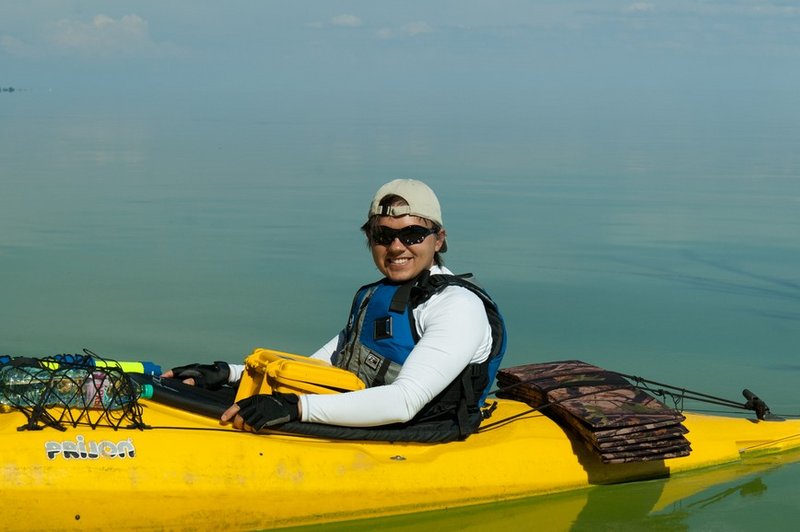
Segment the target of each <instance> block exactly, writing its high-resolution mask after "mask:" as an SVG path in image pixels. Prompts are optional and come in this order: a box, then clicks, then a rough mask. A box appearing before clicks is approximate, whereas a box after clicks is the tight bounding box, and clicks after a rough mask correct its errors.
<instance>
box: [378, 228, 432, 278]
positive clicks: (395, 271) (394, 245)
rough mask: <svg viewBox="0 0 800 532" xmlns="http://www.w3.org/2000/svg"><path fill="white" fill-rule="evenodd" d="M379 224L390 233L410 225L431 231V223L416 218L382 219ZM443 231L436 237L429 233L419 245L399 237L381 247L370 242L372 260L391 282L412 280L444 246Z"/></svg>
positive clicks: (427, 267) (426, 267)
mask: <svg viewBox="0 0 800 532" xmlns="http://www.w3.org/2000/svg"><path fill="white" fill-rule="evenodd" d="M378 225H380V226H382V227H385V228H388V229H389V230H391V229H394V230H397V229H403V228H404V227H410V226H413V225H416V226H422V227H426V228H430V227H432V226H433V223H432V222H431V221H430V220H426V219H424V218H419V217H417V216H409V215H406V216H398V217H396V218H395V217H392V216H381V217H380V218H379V220H378ZM444 237H445V232H444V229H442V230H440V231H439V232H438V233H436V234H430V235H427V236H425V238H424V239H423V240H422V242H420V243H419V244H404V243H403V242H401V239H400V238H393V239H392V241H391V242H389V243H388V244H381V243H379V242H376V241H375V240H374V239H372V240H371V248H372V260H374V261H375V266H377V267H378V270H380V272H381V273H382V274H383V275H385V276H386V277H387V278H388V279H389V280H390V281H394V282H398V283H401V282H405V281H409V280H411V279H413V278H414V277H416V276H417V275H419V274H420V273H422V272H423V271H424V270H427V269H430V267H431V266H433V256H434V253H436V252H437V251H439V250H440V249H441V247H442V244H443V243H444Z"/></svg>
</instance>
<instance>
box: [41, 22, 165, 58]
mask: <svg viewBox="0 0 800 532" xmlns="http://www.w3.org/2000/svg"><path fill="white" fill-rule="evenodd" d="M48 42H49V44H50V45H51V46H52V47H54V48H55V49H56V50H57V51H59V52H61V53H65V54H78V55H90V56H115V55H126V56H152V55H160V54H163V53H174V52H175V51H176V49H175V47H174V46H172V45H169V44H163V43H157V42H155V41H154V40H153V38H152V37H151V36H150V28H149V25H148V23H147V21H146V20H145V19H143V18H142V17H140V16H139V15H135V14H130V15H124V16H123V17H120V18H118V19H115V18H113V17H109V16H108V15H104V14H98V15H95V16H94V17H93V18H92V19H91V20H90V21H88V22H85V21H81V20H70V19H62V20H59V21H58V22H56V23H55V24H54V25H53V26H52V27H51V29H50V33H49V35H48Z"/></svg>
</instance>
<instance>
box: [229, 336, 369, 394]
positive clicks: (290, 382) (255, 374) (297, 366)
mask: <svg viewBox="0 0 800 532" xmlns="http://www.w3.org/2000/svg"><path fill="white" fill-rule="evenodd" d="M244 364H245V370H244V373H243V374H242V380H241V383H240V384H239V389H238V391H237V393H236V400H237V401H239V400H241V399H244V398H246V397H250V396H252V395H257V394H271V393H272V392H280V393H295V394H307V393H315V394H323V393H326V394H327V393H341V392H350V391H355V390H363V389H364V388H366V385H365V384H364V383H363V382H362V381H361V379H359V378H358V377H357V376H356V374H355V373H352V372H350V371H347V370H344V369H340V368H337V367H334V366H332V365H331V364H330V363H328V362H326V361H324V360H318V359H316V358H309V357H307V356H302V355H294V354H292V353H284V352H282V351H275V350H273V349H262V348H257V349H255V350H254V351H253V352H252V353H251V354H250V355H249V356H248V357H247V358H245V360H244Z"/></svg>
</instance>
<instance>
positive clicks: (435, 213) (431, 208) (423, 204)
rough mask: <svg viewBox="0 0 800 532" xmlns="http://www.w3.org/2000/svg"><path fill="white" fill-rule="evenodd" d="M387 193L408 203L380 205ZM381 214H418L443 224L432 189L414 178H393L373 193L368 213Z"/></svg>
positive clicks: (440, 211)
mask: <svg viewBox="0 0 800 532" xmlns="http://www.w3.org/2000/svg"><path fill="white" fill-rule="evenodd" d="M389 194H395V195H397V196H400V197H401V198H403V199H404V200H406V203H408V205H388V206H381V204H380V203H381V200H382V199H383V198H385V197H386V196H388V195H389ZM376 214H377V215H381V216H404V215H406V214H408V215H411V216H419V217H420V218H426V219H428V220H430V221H432V222H434V223H435V224H437V225H439V226H440V227H442V226H444V224H443V223H442V209H441V207H440V206H439V200H438V199H437V198H436V194H434V193H433V190H431V188H430V187H429V186H428V185H426V184H425V183H423V182H422V181H417V180H416V179H395V180H394V181H389V182H388V183H386V184H385V185H383V186H382V187H381V188H379V189H378V192H376V193H375V197H374V198H372V203H371V204H370V206H369V215H368V216H374V215H376Z"/></svg>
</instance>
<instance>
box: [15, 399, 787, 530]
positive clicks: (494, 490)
mask: <svg viewBox="0 0 800 532" xmlns="http://www.w3.org/2000/svg"><path fill="white" fill-rule="evenodd" d="M142 404H143V407H144V414H143V418H144V421H145V423H146V424H147V425H149V426H150V427H152V428H150V429H146V430H135V429H133V430H125V429H121V430H113V429H110V428H97V429H95V430H92V429H90V428H89V427H80V426H79V427H78V428H69V429H68V430H66V431H65V432H60V431H57V430H54V429H52V428H46V429H44V430H38V431H21V432H20V431H17V427H19V426H20V425H23V424H24V423H25V417H24V416H23V415H22V414H21V413H19V412H11V413H6V414H0V438H2V439H3V441H2V443H0V449H3V451H2V481H1V482H2V487H3V494H4V495H3V497H4V510H5V514H6V522H5V524H6V525H8V526H9V527H10V528H14V527H19V528H21V529H26V530H31V529H54V528H56V529H67V528H80V529H100V528H108V527H109V526H113V527H114V528H115V529H154V528H170V529H192V528H194V529H197V528H216V527H223V526H224V527H226V528H228V529H234V530H241V529H265V528H274V527H281V526H291V525H299V524H312V523H324V522H332V521H341V520H347V519H355V518H364V517H375V516H386V515H396V514H403V513H411V512H420V511H424V510H433V509H440V508H448V507H454V506H466V505H471V504H478V503H485V502H493V501H500V500H510V499H516V498H522V497H528V496H533V495H538V494H544V493H552V492H558V491H565V490H570V489H577V488H583V487H587V486H591V485H595V484H609V483H617V482H627V481H632V480H640V479H651V478H660V477H667V476H669V475H671V474H674V473H676V472H680V471H689V470H694V469H700V468H705V467H709V466H712V465H717V464H724V463H731V462H734V463H735V462H740V461H741V460H743V459H747V457H748V456H750V455H754V456H757V455H762V454H765V453H779V452H783V451H787V450H790V449H794V448H797V447H800V421H796V420H792V421H782V422H779V421H754V420H750V419H744V418H732V417H717V416H708V415H701V414H691V413H687V414H686V420H685V422H684V424H685V426H686V427H687V428H688V429H689V431H690V432H689V433H688V434H687V438H688V439H689V441H690V442H691V446H692V452H691V454H690V455H689V456H686V457H682V458H675V459H669V460H662V461H653V462H636V463H624V464H604V463H603V462H602V461H601V460H600V458H599V457H598V456H597V455H596V454H594V453H592V452H591V451H590V450H589V449H588V448H587V447H586V446H585V445H584V442H583V441H582V440H580V439H579V438H577V437H575V436H573V435H572V433H571V432H570V431H565V429H564V428H562V427H561V426H559V425H558V424H557V423H556V422H554V421H552V420H551V419H550V418H548V417H546V416H544V415H542V414H540V413H538V412H530V407H528V406H527V405H525V404H524V403H520V402H517V401H511V400H499V401H498V407H497V409H496V410H495V412H494V414H493V416H492V418H491V419H490V420H487V421H486V422H485V423H484V425H485V426H486V427H487V428H485V429H483V430H481V431H480V432H479V433H477V434H474V435H472V436H470V437H469V438H468V439H467V440H466V441H460V442H452V443H446V444H418V443H396V444H393V443H388V442H358V441H356V442H342V441H328V440H321V439H310V438H305V437H300V436H291V435H282V434H269V435H255V434H248V433H240V432H238V431H235V430H233V429H230V428H229V427H222V426H220V425H219V423H218V422H217V421H216V420H214V419H211V418H207V417H202V416H199V415H195V414H192V413H189V412H185V411H181V410H178V409H174V408H171V407H168V406H164V405H161V404H159V403H155V402H151V401H142ZM506 419H507V420H508V421H507V422H501V421H502V420H506Z"/></svg>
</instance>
